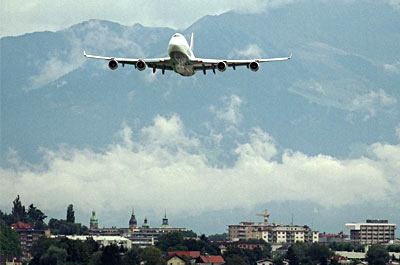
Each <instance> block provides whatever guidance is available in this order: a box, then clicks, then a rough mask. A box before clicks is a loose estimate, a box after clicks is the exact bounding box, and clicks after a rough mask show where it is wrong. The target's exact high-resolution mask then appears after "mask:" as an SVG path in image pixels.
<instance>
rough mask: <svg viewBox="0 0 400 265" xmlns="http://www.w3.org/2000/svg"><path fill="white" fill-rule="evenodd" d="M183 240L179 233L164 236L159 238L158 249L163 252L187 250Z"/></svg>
mask: <svg viewBox="0 0 400 265" xmlns="http://www.w3.org/2000/svg"><path fill="white" fill-rule="evenodd" d="M183 240H184V239H183V236H182V234H181V233H179V232H171V233H167V234H163V235H161V236H160V237H159V238H158V242H157V244H156V247H158V248H159V249H161V250H162V251H171V250H187V248H185V247H184V246H183Z"/></svg>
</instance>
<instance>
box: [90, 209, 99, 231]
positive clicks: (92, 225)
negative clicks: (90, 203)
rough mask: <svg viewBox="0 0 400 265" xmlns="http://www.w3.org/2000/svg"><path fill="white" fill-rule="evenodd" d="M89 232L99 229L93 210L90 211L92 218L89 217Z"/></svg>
mask: <svg viewBox="0 0 400 265" xmlns="http://www.w3.org/2000/svg"><path fill="white" fill-rule="evenodd" d="M89 229H90V230H97V229H99V221H98V220H97V217H96V211H95V210H93V211H92V217H90V226H89Z"/></svg>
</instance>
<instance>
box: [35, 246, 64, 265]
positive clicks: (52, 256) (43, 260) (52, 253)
mask: <svg viewBox="0 0 400 265" xmlns="http://www.w3.org/2000/svg"><path fill="white" fill-rule="evenodd" d="M66 260H67V251H66V250H65V249H62V248H58V247H56V246H54V245H51V246H50V247H49V248H48V249H47V251H46V253H44V255H43V256H41V257H40V265H56V264H64V263H65V261H66Z"/></svg>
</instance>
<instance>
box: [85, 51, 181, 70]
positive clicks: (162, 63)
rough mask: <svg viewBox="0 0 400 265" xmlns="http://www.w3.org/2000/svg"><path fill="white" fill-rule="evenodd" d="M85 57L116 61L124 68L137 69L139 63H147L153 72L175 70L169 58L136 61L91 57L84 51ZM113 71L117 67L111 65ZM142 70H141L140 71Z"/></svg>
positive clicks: (132, 59) (131, 59)
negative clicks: (132, 66)
mask: <svg viewBox="0 0 400 265" xmlns="http://www.w3.org/2000/svg"><path fill="white" fill-rule="evenodd" d="M83 55H84V56H85V57H86V58H92V59H101V60H107V61H110V62H111V61H115V62H116V63H120V64H122V66H123V67H124V66H125V64H132V65H134V66H135V67H136V66H137V63H138V62H139V61H142V62H144V63H146V65H147V66H148V67H149V68H153V71H155V69H162V70H173V68H172V67H171V65H170V63H169V62H170V58H169V57H165V58H150V59H139V58H138V59H134V58H118V57H107V56H97V55H90V54H86V51H83ZM109 66H110V68H111V69H116V68H117V67H115V68H113V67H111V65H110V64H109ZM139 70H140V69H139Z"/></svg>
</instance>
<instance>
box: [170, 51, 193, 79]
mask: <svg viewBox="0 0 400 265" xmlns="http://www.w3.org/2000/svg"><path fill="white" fill-rule="evenodd" d="M169 56H170V57H171V60H172V63H173V66H172V68H173V69H174V71H175V72H176V73H178V74H180V75H182V76H192V75H194V74H195V73H196V72H195V71H194V68H193V65H191V63H190V60H189V58H188V57H187V56H186V55H185V54H184V53H182V52H177V51H174V52H171V53H170V55H169Z"/></svg>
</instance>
